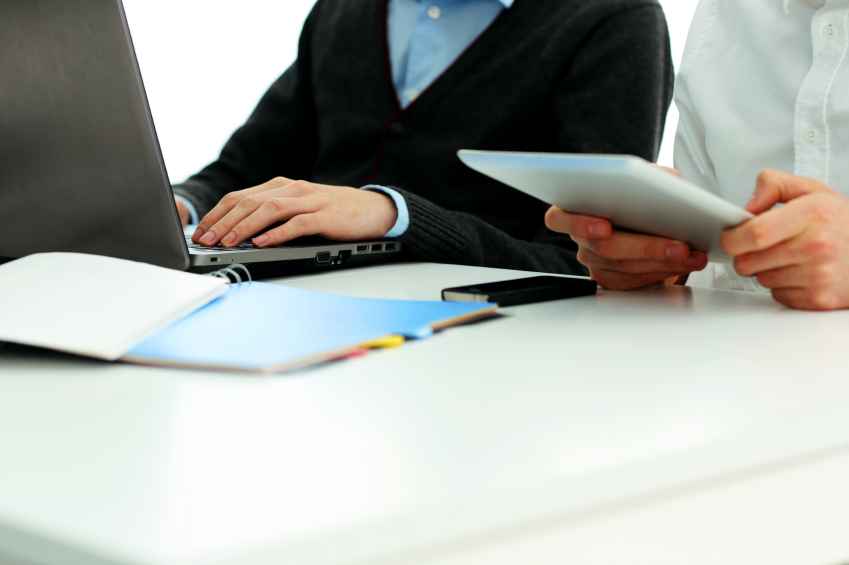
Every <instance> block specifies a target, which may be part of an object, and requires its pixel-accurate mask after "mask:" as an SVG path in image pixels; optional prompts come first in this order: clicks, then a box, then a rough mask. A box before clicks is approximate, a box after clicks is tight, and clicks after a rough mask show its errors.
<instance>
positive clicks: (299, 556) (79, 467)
mask: <svg viewBox="0 0 849 565" xmlns="http://www.w3.org/2000/svg"><path fill="white" fill-rule="evenodd" d="M516 276H519V274H517V273H515V272H508V271H494V270H484V269H474V268H465V267H453V266H445V265H397V266H387V267H377V268H371V269H366V270H356V271H342V272H338V273H330V274H324V275H319V276H313V277H303V278H297V279H290V280H288V281H285V282H286V283H287V284H293V285H296V286H301V287H304V288H311V289H317V290H327V291H333V292H339V293H347V294H352V295H358V296H375V297H390V298H416V299H438V297H439V290H440V289H441V288H444V287H449V286H457V285H461V284H471V283H481V282H486V281H493V280H502V279H506V278H514V277H516ZM504 314H505V316H504V317H503V318H501V319H497V320H493V321H490V322H486V323H481V324H477V325H473V326H469V327H464V328H458V329H454V330H451V331H449V332H446V333H444V334H440V335H437V336H435V337H433V338H432V339H429V340H426V341H422V342H417V343H412V344H409V345H407V346H405V347H403V348H401V349H398V350H393V351H388V352H383V353H378V354H373V355H371V356H369V357H367V358H364V359H359V360H353V361H349V362H345V363H340V364H336V365H333V366H326V367H322V368H318V369H314V370H310V371H304V372H301V373H297V374H294V375H288V376H280V377H271V378H268V377H263V378H257V377H250V376H238V375H237V376H234V375H224V374H213V373H201V372H188V371H174V370H159V369H148V368H140V367H132V366H123V365H107V364H99V363H93V362H88V361H84V360H79V359H72V358H67V357H60V356H48V355H45V354H40V353H39V354H36V353H33V352H26V351H22V350H19V349H5V350H4V349H0V563H3V558H6V559H12V560H14V561H12V562H15V563H19V562H22V561H24V558H26V559H29V560H30V561H32V562H33V563H39V564H40V563H45V564H47V563H49V564H54V563H55V564H72V563H73V564H77V563H91V564H101V563H102V564H106V563H109V564H122V565H125V564H126V565H129V564H145V565H147V564H150V565H153V564H156V565H160V564H172V563H174V564H176V563H181V564H183V563H197V564H209V563H221V564H225V563H226V564H236V563H239V564H241V563H250V564H264V563H275V564H276V563H299V564H307V565H309V564H316V565H324V564H354V563H375V562H381V563H398V562H406V561H408V560H410V559H411V556H416V557H415V559H414V560H415V561H418V562H429V561H433V562H434V563H436V562H439V563H442V562H443V561H444V562H445V563H453V562H454V561H452V559H454V560H455V561H456V562H458V563H459V562H464V563H471V562H481V563H483V562H487V561H490V562H492V561H493V559H492V555H491V554H487V553H486V552H487V551H488V550H487V547H490V546H492V545H493V544H495V542H498V543H507V540H508V539H513V538H512V537H511V536H514V537H516V540H518V541H516V543H519V544H520V545H519V546H513V551H519V550H517V549H516V548H517V547H522V546H521V543H520V542H521V539H522V536H527V535H528V532H529V531H534V532H537V533H539V534H540V535H545V534H547V533H550V532H552V531H554V530H552V528H555V530H557V531H560V529H561V528H565V529H567V530H568V531H569V532H570V534H569V535H571V536H572V537H568V536H566V535H565V534H562V532H561V534H559V535H558V536H556V538H555V539H557V540H561V541H562V540H567V539H568V540H572V542H573V543H572V544H571V545H569V547H568V548H565V550H566V551H569V552H570V553H569V556H570V558H574V559H570V562H579V563H584V562H586V563H597V562H598V563H600V562H603V561H598V560H597V559H598V557H599V556H600V555H611V554H609V553H607V554H605V553H593V552H592V551H583V550H581V548H582V547H584V549H586V547H590V546H589V545H586V544H591V542H592V540H593V539H594V538H593V537H592V536H591V535H590V536H589V537H587V536H585V540H584V542H581V543H584V544H585V545H584V546H582V545H580V543H579V541H576V540H577V538H576V537H575V536H578V535H579V534H580V533H581V532H584V533H586V532H588V531H591V530H592V528H594V527H601V526H599V524H598V518H599V516H605V517H606V518H605V519H606V520H614V521H615V519H618V518H621V519H622V520H624V522H623V523H620V524H619V526H614V525H610V524H605V525H603V526H604V527H603V528H602V529H601V530H592V531H596V532H605V531H606V532H608V533H610V532H611V531H613V530H611V529H610V528H614V527H619V528H620V531H622V532H626V531H627V532H633V531H638V530H635V528H633V527H631V526H629V525H628V524H630V523H633V521H634V517H633V516H634V515H632V514H629V512H632V513H633V512H637V511H638V510H639V512H643V513H646V512H648V513H649V514H650V513H651V512H652V511H654V512H656V513H657V516H658V517H657V518H656V519H657V520H662V519H663V518H662V517H663V516H667V517H668V518H667V519H669V517H674V516H679V515H680V513H681V512H685V510H686V509H684V510H682V509H679V510H678V512H679V514H676V513H675V511H674V510H672V509H667V510H666V511H664V510H663V508H660V507H657V506H656V505H655V506H652V504H653V503H657V501H659V500H663V501H665V502H664V504H673V505H674V503H675V502H676V500H677V501H678V502H680V503H681V504H684V502H682V501H681V500H679V499H680V497H681V493H691V494H692V495H693V496H695V495H696V493H697V492H698V493H702V492H703V491H705V490H708V491H709V490H710V489H711V488H717V485H723V488H726V487H727V488H729V489H730V488H732V487H733V488H736V486H735V485H737V483H739V482H741V481H743V482H745V481H746V480H751V479H752V477H756V476H757V477H759V476H761V475H764V476H765V477H766V476H771V473H774V472H777V470H781V471H782V472H787V473H791V472H794V471H795V470H797V469H798V468H800V466H802V467H804V466H805V465H807V464H809V463H810V464H814V463H816V464H820V463H822V462H824V461H832V462H842V461H844V458H845V457H846V455H847V453H849V451H847V446H849V410H846V407H847V406H849V378H847V377H848V376H849V375H847V373H849V371H847V362H846V360H845V345H844V342H845V339H846V336H847V328H849V313H835V314H809V313H800V312H791V311H788V310H785V309H783V308H781V307H780V306H777V305H775V304H773V303H772V302H771V301H770V299H769V297H768V296H757V295H750V294H742V293H732V292H713V291H707V290H690V289H672V290H660V291H650V292H645V293H635V294H625V293H602V294H600V295H599V296H597V297H591V298H581V299H576V300H569V301H561V302H554V303H548V304H539V305H534V306H527V307H520V308H514V309H506V310H504ZM275 315H278V316H280V320H281V323H297V321H296V320H287V319H286V317H285V312H281V313H275ZM222 347H226V336H222ZM846 468H847V467H846V466H844V467H842V469H843V470H844V476H845V469H846ZM764 480H766V479H764ZM794 484H795V483H794ZM737 486H739V485H737ZM820 486H822V485H820ZM776 488H778V487H776ZM746 492H749V493H751V489H749V490H747V491H746ZM726 494H727V493H726ZM711 500H713V498H711ZM692 504H696V502H693V503H692ZM847 506H849V505H844V506H843V507H844V508H845V507H847ZM626 510H628V512H626ZM623 513H624V514H623ZM735 515H737V516H738V517H742V516H744V515H745V514H744V513H743V512H742V510H741V511H740V512H739V513H735ZM623 516H624V517H623ZM629 516H630V517H629ZM617 517H618V518H617ZM844 517H846V516H844ZM846 518H849V517H846ZM628 520H631V522H628ZM649 523H651V522H649ZM731 523H733V520H729V521H728V524H731ZM806 523H811V522H810V521H807V522H806ZM844 523H845V521H844ZM666 527H669V524H668V523H667V525H666ZM587 528H589V530H588V529H587ZM605 528H606V529H605ZM595 535H598V536H603V534H602V533H597V534H595ZM493 536H495V537H493ZM582 539H583V538H582ZM486 540H489V541H490V542H491V543H490V544H489V545H488V544H486V543H483V541H486ZM472 547H474V548H477V549H476V550H475V551H477V553H476V557H475V558H474V559H479V561H474V559H473V558H472V556H471V554H468V553H467V552H468V551H471V549H470V548H472ZM686 547H687V546H686V545H684V546H681V548H682V549H683V548H686ZM435 548H439V551H436V552H435V553H430V554H423V553H421V552H422V551H426V550H427V551H432V552H433V551H435ZM828 548H829V550H833V549H834V548H833V547H831V546H828ZM846 549H847V551H846V555H845V556H844V557H849V547H847V548H846ZM641 550H642V551H643V552H644V554H642V555H644V556H646V557H647V556H650V555H651V556H655V557H656V556H657V555H658V554H657V550H658V546H657V545H656V544H645V545H644V546H642V547H635V548H633V551H631V548H630V546H629V552H625V553H622V554H621V555H634V556H637V557H639V556H640V555H641V554H640V551H641ZM650 550H652V551H655V553H651V552H650ZM521 551H526V548H523V549H522V550H521ZM552 551H554V550H552ZM558 551H559V552H562V551H564V548H562V547H561V548H560V549H559V550H558ZM455 553H456V554H457V555H465V557H464V558H463V560H462V561H459V560H457V559H460V558H459V557H452V556H453V555H454V554H455ZM7 555H8V557H7ZM504 555H510V553H509V551H508V550H507V549H505V550H504ZM779 555H788V554H787V553H786V552H783V553H782V552H779ZM562 556H563V555H562V553H558V554H556V555H549V557H552V561H551V562H562V561H559V559H560V558H562ZM555 558H556V559H555ZM594 559H595V560H594ZM637 561H639V559H637ZM505 562H506V561H505ZM511 562H513V563H515V562H516V560H515V559H513V560H512V561H511ZM535 562H542V561H541V560H535ZM679 562H680V561H679ZM691 562H695V561H691ZM4 565H5V564H4Z"/></svg>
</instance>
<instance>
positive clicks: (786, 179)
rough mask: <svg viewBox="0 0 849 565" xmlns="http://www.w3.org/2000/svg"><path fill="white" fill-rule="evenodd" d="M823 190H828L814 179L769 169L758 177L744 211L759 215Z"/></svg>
mask: <svg viewBox="0 0 849 565" xmlns="http://www.w3.org/2000/svg"><path fill="white" fill-rule="evenodd" d="M823 190H830V189H829V188H828V187H827V186H826V185H824V184H822V183H821V182H819V181H816V180H814V179H809V178H805V177H798V176H795V175H792V174H790V173H785V172H783V171H775V170H771V169H770V170H766V171H763V172H761V174H759V175H758V180H757V183H756V186H755V194H754V196H752V199H751V200H750V201H749V203H748V204H747V205H746V209H747V210H748V211H749V212H751V213H753V214H761V213H763V212H766V211H767V210H769V209H770V208H772V207H773V206H775V205H776V204H778V203H780V202H790V201H791V200H795V199H796V198H799V197H800V196H804V195H806V194H810V193H812V192H819V191H823Z"/></svg>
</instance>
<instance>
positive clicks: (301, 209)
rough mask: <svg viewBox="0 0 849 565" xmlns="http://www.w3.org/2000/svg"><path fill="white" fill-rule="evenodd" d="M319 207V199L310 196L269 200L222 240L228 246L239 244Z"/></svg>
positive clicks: (234, 227)
mask: <svg viewBox="0 0 849 565" xmlns="http://www.w3.org/2000/svg"><path fill="white" fill-rule="evenodd" d="M318 208H319V202H318V200H317V199H315V198H310V197H306V198H297V197H295V198H291V197H277V198H273V199H271V200H267V201H266V202H263V203H262V205H261V206H260V207H259V208H257V209H256V210H255V211H254V212H253V213H252V214H250V215H248V216H246V217H245V218H243V219H242V220H241V221H240V222H238V223H237V224H236V225H234V226H233V227H232V228H230V231H229V232H228V234H227V235H226V236H225V237H224V239H223V240H222V242H223V244H224V245H226V246H233V245H239V244H241V243H242V242H243V241H245V240H246V239H248V238H249V237H252V236H254V235H256V234H258V233H260V232H261V231H262V230H264V229H266V228H267V227H268V226H271V225H273V224H276V223H278V222H285V221H287V220H289V219H291V218H294V217H295V216H297V215H299V214H306V213H310V212H315V211H316V210H318Z"/></svg>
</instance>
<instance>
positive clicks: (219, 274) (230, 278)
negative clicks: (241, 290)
mask: <svg viewBox="0 0 849 565" xmlns="http://www.w3.org/2000/svg"><path fill="white" fill-rule="evenodd" d="M241 273H244V277H242V275H241ZM209 276H211V277H216V278H219V279H225V280H226V281H227V282H228V283H230V284H231V285H233V286H239V285H241V284H242V283H244V284H251V283H253V282H254V281H253V278H251V272H250V271H249V270H248V268H247V267H245V266H244V265H242V264H241V263H234V264H232V265H230V266H229V267H227V268H226V269H219V270H218V271H214V272H212V273H209Z"/></svg>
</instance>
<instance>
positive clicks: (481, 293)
mask: <svg viewBox="0 0 849 565" xmlns="http://www.w3.org/2000/svg"><path fill="white" fill-rule="evenodd" d="M596 292H598V285H597V284H596V283H595V281H592V280H590V279H583V278H570V277H547V276H541V277H530V278H525V279H515V280H511V281H502V282H495V283H486V284H475V285H470V286H458V287H456V288H446V289H445V290H443V291H442V300H445V301H447V302H494V303H496V304H498V305H499V306H520V305H522V304H534V303H536V302H547V301H549V300H561V299H563V298H576V297H578V296H592V295H593V294H595V293H596Z"/></svg>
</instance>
